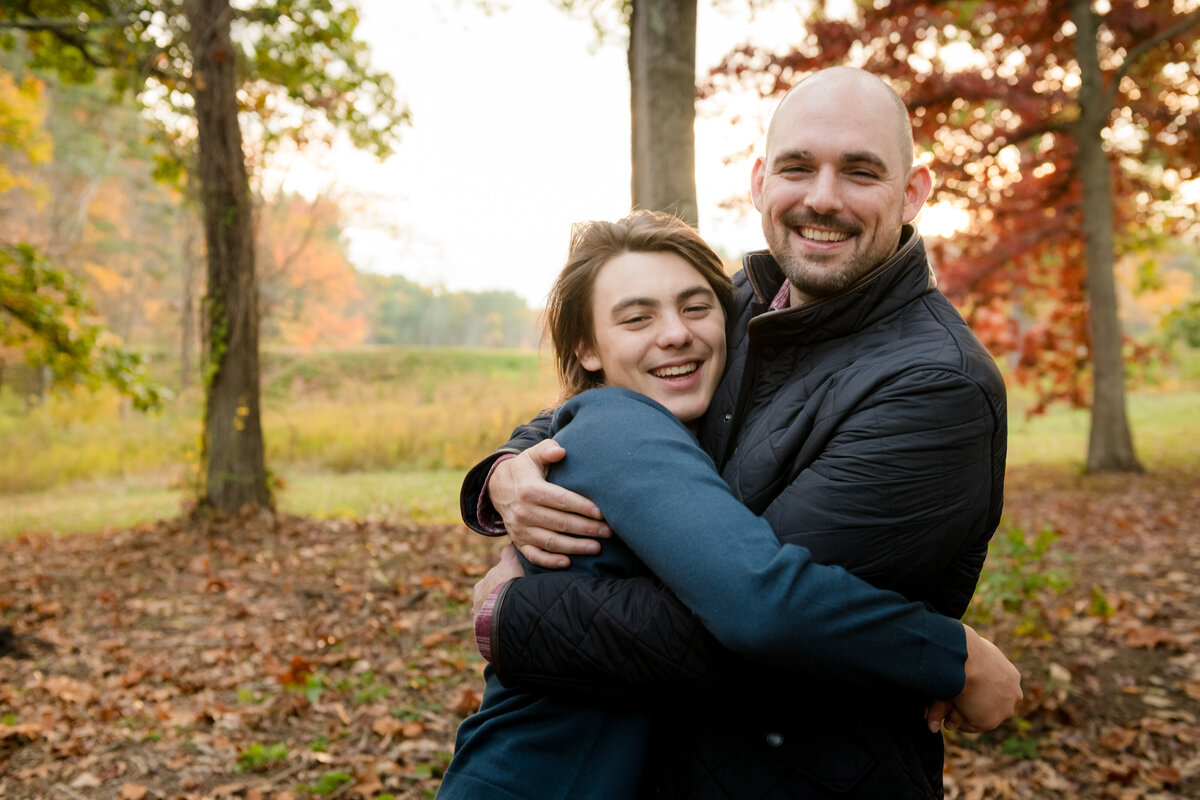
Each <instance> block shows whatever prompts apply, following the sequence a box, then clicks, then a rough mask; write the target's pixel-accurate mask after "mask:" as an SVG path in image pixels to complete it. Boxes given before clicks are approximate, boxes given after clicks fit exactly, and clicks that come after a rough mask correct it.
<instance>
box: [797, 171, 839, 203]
mask: <svg viewBox="0 0 1200 800" xmlns="http://www.w3.org/2000/svg"><path fill="white" fill-rule="evenodd" d="M804 202H805V205H807V206H808V207H809V208H811V209H812V210H813V211H815V212H817V213H818V214H834V213H836V212H838V211H841V209H842V192H841V187H840V186H839V185H838V179H837V172H836V170H834V169H833V168H832V167H828V166H827V167H821V168H820V169H819V170H817V174H816V175H815V176H813V180H812V182H811V183H810V184H809V187H808V194H807V196H805V198H804Z"/></svg>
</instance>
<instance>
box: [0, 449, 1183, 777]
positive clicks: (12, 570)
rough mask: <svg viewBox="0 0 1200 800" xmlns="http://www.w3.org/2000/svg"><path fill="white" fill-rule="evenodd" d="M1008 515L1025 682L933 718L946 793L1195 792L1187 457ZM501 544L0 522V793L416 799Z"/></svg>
mask: <svg viewBox="0 0 1200 800" xmlns="http://www.w3.org/2000/svg"><path fill="white" fill-rule="evenodd" d="M1008 515H1009V517H1010V518H1011V520H1012V521H1013V522H1014V523H1015V524H1016V525H1019V526H1020V527H1021V528H1023V529H1025V531H1026V532H1027V533H1028V534H1029V538H1031V539H1032V538H1033V534H1035V533H1036V532H1037V531H1040V530H1041V529H1043V528H1049V529H1051V530H1053V531H1054V532H1055V533H1057V534H1058V539H1057V541H1056V542H1055V543H1054V544H1053V545H1052V547H1051V550H1050V553H1049V555H1048V556H1043V557H1041V558H1040V559H1039V558H1037V557H1035V556H1027V557H1026V560H1025V561H1024V562H1023V563H1022V562H1021V561H1020V558H1019V557H1017V556H1013V558H1014V559H1015V561H1014V564H1016V566H1014V567H1013V569H1012V571H1011V574H1009V575H1008V580H1007V582H1004V581H1000V582H998V583H996V584H995V585H994V587H993V589H992V594H991V595H990V598H991V601H992V602H993V603H1000V602H1002V601H1003V599H1004V597H1005V596H1008V598H1009V604H1010V611H1008V612H1005V613H1002V614H999V615H997V617H996V619H995V621H994V622H993V623H991V624H988V625H985V626H983V632H984V633H986V634H988V635H990V636H992V637H993V638H995V639H996V640H997V641H998V642H999V643H1001V645H1002V646H1003V647H1004V649H1005V650H1006V652H1009V653H1010V654H1012V655H1013V656H1014V657H1015V658H1016V659H1017V660H1018V662H1019V664H1020V666H1021V668H1022V672H1023V674H1024V686H1025V692H1026V700H1025V702H1024V703H1023V705H1022V707H1021V708H1020V713H1019V715H1018V717H1016V718H1014V720H1013V721H1011V722H1010V723H1008V724H1007V725H1005V726H1004V727H1003V728H1001V729H1000V730H998V731H995V732H992V733H989V734H985V735H982V736H966V735H962V734H958V735H955V734H949V739H948V758H947V767H946V787H947V796H948V797H950V798H972V799H973V800H974V799H982V798H989V799H990V798H1038V799H1039V800H1041V799H1042V798H1063V799H1064V800H1065V799H1066V798H1159V799H1161V800H1166V799H1167V798H1196V797H1200V719H1198V718H1200V647H1198V646H1197V639H1198V638H1200V585H1198V584H1200V519H1198V518H1200V475H1198V474H1197V473H1196V472H1195V471H1194V470H1193V471H1191V472H1171V473H1161V472H1160V473H1158V474H1155V475H1153V476H1137V477H1132V478H1131V477H1128V476H1123V477H1097V478H1083V477H1078V476H1064V475H1062V474H1060V473H1046V472H1039V471H1036V470H1020V471H1015V472H1014V473H1013V474H1012V476H1011V477H1010V485H1009V499H1008ZM494 546H495V543H493V542H488V541H485V540H482V539H481V538H480V537H475V536H473V535H471V534H469V533H468V532H466V530H465V529H463V528H459V527H453V526H450V527H446V526H443V527H429V526H425V527H414V526H406V525H400V524H392V523H385V522H379V521H362V522H344V521H328V520H311V519H303V518H295V517H276V518H271V517H265V516H263V517H257V516H255V517H241V518H236V519H227V520H222V521H209V522H193V521H186V520H176V521H166V522H161V523H157V524H153V525H144V526H140V527H137V528H134V529H131V530H124V531H115V532H104V533H101V534H96V535H79V536H72V537H48V536H28V537H23V538H20V539H17V540H12V541H7V542H3V543H0V797H3V798H57V799H58V800H72V799H74V800H79V798H94V799H96V800H99V799H101V798H103V799H104V800H107V799H108V798H123V799H124V800H140V798H189V799H190V798H210V797H211V798H220V797H240V798H264V799H265V798H271V799H272V800H284V799H285V798H305V797H319V796H323V797H368V798H379V797H387V796H389V795H390V796H392V797H395V798H420V797H430V796H432V795H433V793H434V792H435V791H436V787H437V783H438V775H439V774H440V772H441V770H442V769H443V768H444V766H445V764H446V763H447V761H448V760H449V757H450V750H451V745H452V742H453V736H454V730H455V727H456V726H457V724H458V722H459V721H460V720H461V719H462V717H463V716H464V715H466V714H468V713H469V712H470V711H471V710H472V709H474V708H475V706H476V705H477V703H478V701H479V694H478V693H479V691H480V688H481V681H480V678H479V674H480V672H481V665H480V663H479V660H478V656H477V655H476V654H475V652H474V646H473V643H472V638H471V634H470V626H469V624H468V619H467V617H468V613H469V605H470V597H471V588H472V586H473V584H474V582H475V580H476V577H477V576H478V575H479V574H481V572H482V571H483V569H484V568H485V565H486V563H487V562H488V561H489V560H490V557H491V553H492V550H493V548H494ZM1010 555H1011V554H1010ZM1055 570H1063V571H1066V572H1067V573H1068V574H1070V575H1071V577H1072V584H1071V585H1070V586H1069V587H1068V588H1067V589H1065V590H1064V591H1062V592H1061V593H1055V592H1054V591H1052V590H1050V589H1044V590H1038V589H1037V586H1038V583H1039V582H1040V581H1041V579H1042V578H1043V577H1046V576H1049V575H1052V574H1053V573H1054V571H1055ZM996 607H997V608H999V606H996Z"/></svg>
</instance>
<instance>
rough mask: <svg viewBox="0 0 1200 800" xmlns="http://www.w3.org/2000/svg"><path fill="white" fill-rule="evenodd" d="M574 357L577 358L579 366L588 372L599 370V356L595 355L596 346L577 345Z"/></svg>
mask: <svg viewBox="0 0 1200 800" xmlns="http://www.w3.org/2000/svg"><path fill="white" fill-rule="evenodd" d="M575 357H576V358H578V359H579V366H581V367H583V368H584V369H586V370H587V371H588V372H599V371H600V356H598V355H596V348H595V347H594V346H593V345H590V344H581V345H579V346H578V347H576V348H575Z"/></svg>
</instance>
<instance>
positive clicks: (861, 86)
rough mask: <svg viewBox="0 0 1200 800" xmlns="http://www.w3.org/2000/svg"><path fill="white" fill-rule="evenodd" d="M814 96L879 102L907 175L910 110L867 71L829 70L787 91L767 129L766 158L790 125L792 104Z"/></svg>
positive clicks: (910, 151) (910, 150)
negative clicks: (779, 129) (781, 128)
mask: <svg viewBox="0 0 1200 800" xmlns="http://www.w3.org/2000/svg"><path fill="white" fill-rule="evenodd" d="M811 92H829V93H832V94H835V95H841V96H845V97H854V96H857V97H859V98H861V99H869V100H871V101H873V102H878V103H879V106H880V113H881V114H887V119H886V122H887V124H888V125H889V126H891V127H892V129H893V132H894V135H895V140H896V143H897V146H898V148H899V151H900V164H901V165H902V167H903V169H904V171H906V172H907V171H908V170H909V169H910V168H911V167H912V165H913V133H912V123H911V122H910V121H909V118H908V107H907V106H905V105H904V101H903V100H901V99H900V95H898V94H896V90H895V89H893V88H892V87H891V86H888V85H887V84H886V83H884V82H883V80H881V79H880V78H879V77H878V76H876V75H872V74H871V73H870V72H867V71H866V70H861V69H856V68H854V67H829V68H827V69H823V70H819V71H817V72H814V73H813V74H811V75H809V76H808V77H806V78H804V79H803V80H801V81H800V82H799V83H797V84H796V85H795V86H793V87H792V88H791V89H789V90H788V91H787V94H785V95H784V96H783V99H782V100H780V101H779V105H778V107H776V109H775V114H774V115H773V116H772V117H771V124H770V126H769V127H768V128H767V158H768V159H769V158H770V154H771V150H772V145H773V143H774V142H775V140H776V138H777V136H776V133H777V131H776V127H777V125H780V124H785V123H790V122H791V119H792V117H791V115H790V114H788V113H787V111H788V108H789V106H790V105H792V104H793V103H797V102H799V99H800V98H801V97H802V96H803V95H806V94H808V93H811Z"/></svg>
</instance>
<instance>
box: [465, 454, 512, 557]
mask: <svg viewBox="0 0 1200 800" xmlns="http://www.w3.org/2000/svg"><path fill="white" fill-rule="evenodd" d="M516 457H517V456H516V454H515V453H503V454H501V455H499V456H497V457H496V460H495V461H493V462H492V466H491V467H490V468H489V469H488V473H487V477H485V478H484V479H483V488H482V489H480V492H479V500H478V502H477V503H476V505H475V519H477V520H478V521H479V527H480V528H482V529H483V531H484V532H485V533H487V534H489V535H491V536H503V535H504V534H505V533H507V531H506V530H505V528H504V520H503V519H502V518H501V516H500V512H498V511H496V506H495V505H493V504H492V496H491V491H492V476H493V475H495V474H496V468H497V467H499V466H500V465H501V464H503V463H505V462H507V461H512V460H513V459H514V458H516Z"/></svg>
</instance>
